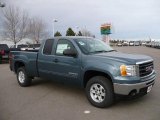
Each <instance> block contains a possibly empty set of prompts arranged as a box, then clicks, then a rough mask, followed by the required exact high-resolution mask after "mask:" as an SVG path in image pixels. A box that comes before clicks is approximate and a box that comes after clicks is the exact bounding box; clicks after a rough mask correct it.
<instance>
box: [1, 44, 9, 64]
mask: <svg viewBox="0 0 160 120" xmlns="http://www.w3.org/2000/svg"><path fill="white" fill-rule="evenodd" d="M8 59H9V47H8V45H7V44H0V63H2V62H3V61H5V62H6V61H8Z"/></svg>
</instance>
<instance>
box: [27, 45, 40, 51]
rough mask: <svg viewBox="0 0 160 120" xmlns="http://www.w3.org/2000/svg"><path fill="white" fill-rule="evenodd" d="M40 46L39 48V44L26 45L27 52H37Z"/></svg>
mask: <svg viewBox="0 0 160 120" xmlns="http://www.w3.org/2000/svg"><path fill="white" fill-rule="evenodd" d="M40 46H41V44H30V45H28V48H27V50H29V51H38V50H39V48H40Z"/></svg>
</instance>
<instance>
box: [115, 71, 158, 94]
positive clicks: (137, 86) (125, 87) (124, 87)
mask: <svg viewBox="0 0 160 120" xmlns="http://www.w3.org/2000/svg"><path fill="white" fill-rule="evenodd" d="M146 79H147V80H146V81H144V78H143V79H140V81H143V82H139V83H134V84H126V83H123V84H122V83H114V84H113V85H114V93H115V94H119V95H130V94H131V93H132V92H133V91H134V94H139V93H140V92H141V91H142V90H144V89H146V93H147V88H148V87H149V86H151V85H154V83H155V79H156V76H155V73H154V75H153V74H152V77H147V78H146Z"/></svg>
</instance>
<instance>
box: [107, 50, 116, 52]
mask: <svg viewBox="0 0 160 120" xmlns="http://www.w3.org/2000/svg"><path fill="white" fill-rule="evenodd" d="M113 51H115V52H117V50H109V51H107V52H113Z"/></svg>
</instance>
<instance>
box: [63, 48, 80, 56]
mask: <svg viewBox="0 0 160 120" xmlns="http://www.w3.org/2000/svg"><path fill="white" fill-rule="evenodd" d="M63 55H65V56H70V57H76V56H77V52H76V51H75V50H74V49H66V50H64V51H63Z"/></svg>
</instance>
